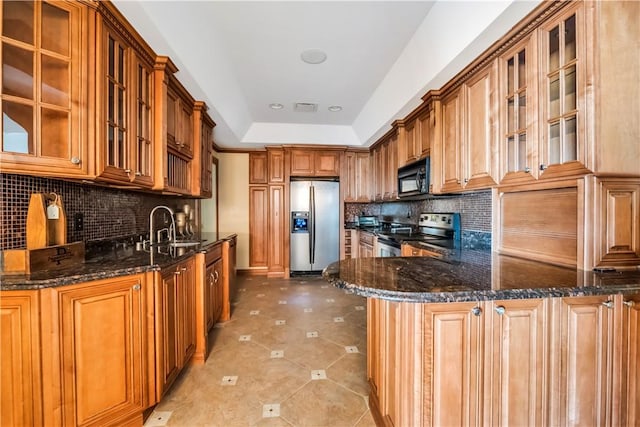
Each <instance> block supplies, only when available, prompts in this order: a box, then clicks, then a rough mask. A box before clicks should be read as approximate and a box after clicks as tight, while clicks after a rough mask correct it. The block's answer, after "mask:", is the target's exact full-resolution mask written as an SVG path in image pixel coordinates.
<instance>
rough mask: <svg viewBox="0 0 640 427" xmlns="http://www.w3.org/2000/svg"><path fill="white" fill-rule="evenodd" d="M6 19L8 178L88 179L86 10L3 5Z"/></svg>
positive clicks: (2, 97)
mask: <svg viewBox="0 0 640 427" xmlns="http://www.w3.org/2000/svg"><path fill="white" fill-rule="evenodd" d="M1 19H2V35H1V37H2V53H1V62H2V70H3V71H2V91H0V103H1V107H2V117H3V118H2V143H1V147H0V163H1V164H2V170H3V172H10V173H22V174H38V175H41V176H52V177H72V178H85V177H89V176H90V174H91V173H92V169H91V168H92V162H93V161H92V159H91V158H90V155H91V153H92V152H93V147H92V146H91V144H90V142H91V141H90V138H89V129H90V128H91V127H92V124H93V121H92V118H91V117H90V115H89V114H87V108H88V106H89V93H91V90H92V89H93V88H92V84H93V79H92V78H90V73H91V66H92V64H91V63H90V62H91V61H90V55H91V52H93V46H90V43H91V37H90V34H89V28H90V25H89V23H90V9H89V7H88V6H87V5H85V4H82V3H80V2H75V1H55V2H53V1H40V2H18V1H17V2H13V1H5V2H2V18H1ZM45 141H46V142H45Z"/></svg>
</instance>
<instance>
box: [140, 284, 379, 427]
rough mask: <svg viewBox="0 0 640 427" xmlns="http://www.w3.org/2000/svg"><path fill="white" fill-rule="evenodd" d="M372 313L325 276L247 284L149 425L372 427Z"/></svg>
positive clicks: (148, 422)
mask: <svg viewBox="0 0 640 427" xmlns="http://www.w3.org/2000/svg"><path fill="white" fill-rule="evenodd" d="M365 306H366V300H365V299H364V298H361V297H358V296H354V295H347V294H345V293H344V292H343V291H341V290H339V289H336V288H334V287H332V286H329V285H328V284H327V283H326V282H325V281H323V280H322V279H321V278H319V277H313V278H296V279H290V280H282V279H265V278H261V277H242V276H240V278H239V292H238V297H237V299H236V301H235V302H234V306H233V314H232V320H230V321H229V322H226V323H223V324H218V325H217V326H216V329H214V331H213V335H214V337H215V338H214V339H215V341H214V345H213V348H212V353H211V355H210V356H209V359H208V360H207V362H206V364H205V365H202V366H191V367H188V368H186V370H185V372H184V373H183V374H182V376H181V377H180V378H179V379H178V380H177V382H176V384H174V386H173V388H172V389H171V390H170V391H169V393H168V394H167V396H165V398H164V399H163V400H162V402H160V403H159V404H158V406H157V407H156V409H155V411H154V413H153V414H152V415H151V416H150V417H149V419H148V420H147V422H146V424H145V426H148V427H151V426H158V425H167V426H190V427H191V426H224V427H227V426H263V425H264V426H331V427H334V426H358V427H365V426H367V427H369V426H374V425H375V423H374V421H373V418H372V417H371V413H370V412H369V409H368V405H367V396H368V392H369V388H368V384H367V381H366V347H367V345H366V344H367V341H366V309H365Z"/></svg>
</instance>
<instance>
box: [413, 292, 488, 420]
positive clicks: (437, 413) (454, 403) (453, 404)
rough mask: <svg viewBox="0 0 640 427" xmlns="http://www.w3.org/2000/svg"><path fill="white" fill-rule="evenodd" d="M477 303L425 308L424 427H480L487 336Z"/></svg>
mask: <svg viewBox="0 0 640 427" xmlns="http://www.w3.org/2000/svg"><path fill="white" fill-rule="evenodd" d="M475 305H476V304H475V303H455V304H454V303H451V304H425V306H424V328H425V333H424V339H425V344H424V345H425V355H424V376H423V378H424V385H423V387H424V389H423V393H424V402H425V405H426V406H425V408H424V417H425V418H424V421H423V422H424V424H425V425H442V426H453V425H479V424H480V420H481V414H482V412H481V405H482V401H481V399H480V393H479V385H480V384H481V372H482V345H481V344H480V339H481V337H482V334H483V328H482V322H480V317H479V316H475V315H473V313H472V309H473V308H474V307H475Z"/></svg>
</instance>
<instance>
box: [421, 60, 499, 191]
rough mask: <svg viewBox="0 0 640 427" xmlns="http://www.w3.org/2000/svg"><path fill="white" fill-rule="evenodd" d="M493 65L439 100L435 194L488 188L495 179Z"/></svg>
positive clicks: (494, 63)
mask: <svg viewBox="0 0 640 427" xmlns="http://www.w3.org/2000/svg"><path fill="white" fill-rule="evenodd" d="M496 74H497V71H496V62H495V61H493V62H491V63H490V64H489V65H488V66H487V67H485V68H484V69H483V70H481V71H479V72H478V73H476V74H474V75H473V76H472V77H471V78H469V79H468V80H466V81H465V82H463V83H462V85H461V86H460V87H458V88H455V89H453V90H451V91H450V93H447V90H445V91H444V94H443V96H442V116H441V120H442V136H441V138H440V140H439V141H436V143H435V144H434V157H435V159H434V162H433V163H435V164H440V170H439V171H437V170H436V171H434V173H433V175H434V177H433V178H434V179H433V181H434V183H433V184H434V188H433V189H434V192H442V193H450V192H459V191H463V190H477V189H483V188H490V187H491V186H493V185H495V184H496V181H497V179H496V176H497V173H498V171H497V169H498V168H497V165H498V156H497V154H498V153H497V139H496V125H497V108H496V102H497V99H496V94H495V89H496V78H497V76H496Z"/></svg>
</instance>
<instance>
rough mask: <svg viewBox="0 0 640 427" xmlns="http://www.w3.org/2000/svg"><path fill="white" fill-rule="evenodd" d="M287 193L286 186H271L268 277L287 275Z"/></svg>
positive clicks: (268, 224) (268, 221)
mask: <svg viewBox="0 0 640 427" xmlns="http://www.w3.org/2000/svg"><path fill="white" fill-rule="evenodd" d="M285 200H286V191H285V186H284V185H270V186H269V208H268V215H267V236H269V238H268V239H267V266H268V272H267V275H268V276H270V277H282V276H284V274H285V265H287V263H288V262H287V261H286V260H285V256H286V252H288V246H285V245H287V243H285V238H287V237H288V232H289V230H288V229H287V227H286V224H287V219H288V218H287V215H288V212H286V210H285V208H286V202H285ZM286 242H288V239H287V240H286Z"/></svg>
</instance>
